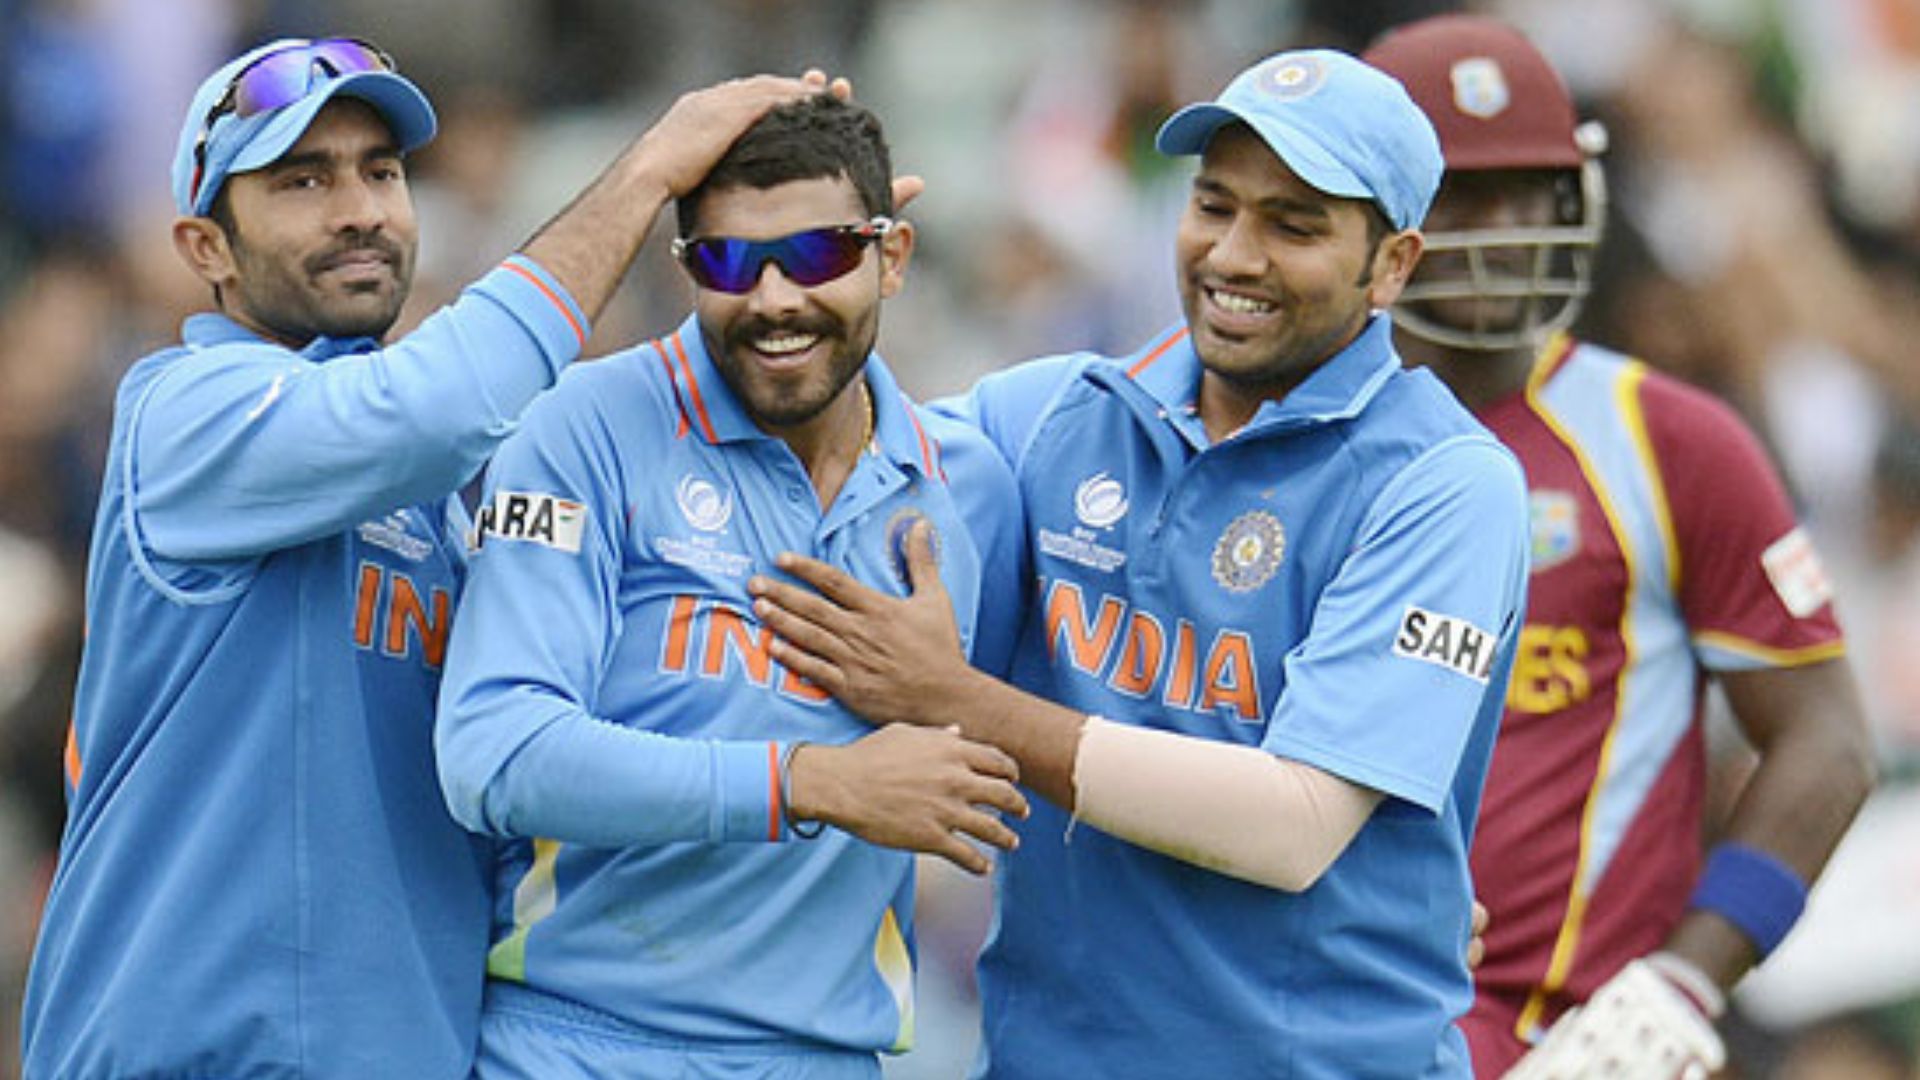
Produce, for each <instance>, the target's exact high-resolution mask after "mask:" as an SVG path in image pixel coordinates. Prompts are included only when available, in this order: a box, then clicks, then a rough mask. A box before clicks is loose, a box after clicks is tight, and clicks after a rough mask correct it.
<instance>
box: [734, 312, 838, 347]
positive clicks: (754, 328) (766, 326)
mask: <svg viewBox="0 0 1920 1080" xmlns="http://www.w3.org/2000/svg"><path fill="white" fill-rule="evenodd" d="M774 334H815V335H818V336H819V337H821V338H823V339H825V338H832V337H839V336H841V335H840V320H838V319H835V318H833V317H832V316H830V315H824V314H822V315H813V316H796V317H794V318H791V319H768V318H765V317H762V316H750V317H748V318H745V319H741V320H740V321H739V322H736V323H734V324H733V325H732V326H730V327H728V328H727V333H726V342H727V344H728V345H729V346H740V347H745V348H750V347H752V345H753V342H754V341H755V340H757V339H759V338H763V337H769V336H771V335H774Z"/></svg>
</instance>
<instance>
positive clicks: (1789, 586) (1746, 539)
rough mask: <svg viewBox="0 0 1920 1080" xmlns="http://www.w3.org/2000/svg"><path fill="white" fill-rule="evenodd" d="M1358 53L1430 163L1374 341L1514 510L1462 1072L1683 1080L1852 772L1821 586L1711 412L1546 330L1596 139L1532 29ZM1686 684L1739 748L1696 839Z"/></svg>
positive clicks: (1713, 1058) (1841, 818)
mask: <svg viewBox="0 0 1920 1080" xmlns="http://www.w3.org/2000/svg"><path fill="white" fill-rule="evenodd" d="M1364 58H1365V59H1366V60H1367V61H1368V62H1369V63H1372V64H1374V65H1375V66H1377V67H1379V68H1381V69H1383V70H1385V71H1386V72H1388V73H1389V74H1391V75H1393V76H1395V77H1396V78H1398V79H1399V80H1400V81H1401V82H1402V83H1404V84H1406V87H1407V89H1408V91H1409V92H1410V93H1411V94H1412V95H1413V98H1414V100H1415V101H1416V102H1418V103H1419V104H1420V106H1421V108H1422V109H1423V110H1425V111H1426V113H1427V115H1428V117H1429V118H1430V119H1431V120H1432V121H1433V124H1434V127H1435V129H1436V130H1437V131H1438V132H1439V134H1440V142H1441V149H1442V152H1443V154H1444V156H1445V158H1446V175H1445V178H1444V180H1443V181H1442V184H1441V188H1440V194H1439V196H1438V198H1437V199H1436V201H1435V203H1434V207H1433V210H1432V212H1431V213H1430V215H1429V216H1428V218H1427V221H1426V233H1427V253H1426V255H1425V257H1424V259H1423V260H1422V262H1421V263H1420V265H1419V268H1418V269H1417V270H1416V272H1415V274H1414V277H1413V279H1412V281H1411V283H1410V284H1409V286H1408V288H1407V289H1406V291H1405V292H1404V293H1403V294H1402V295H1401V298H1400V300H1399V302H1398V304H1397V305H1396V307H1395V309H1394V320H1395V323H1396V327H1397V335H1396V336H1397V341H1398V344H1399V348H1400V351H1401V354H1402V355H1403V356H1405V357H1406V358H1407V359H1408V360H1409V362H1412V363H1419V364H1424V365H1426V366H1427V367H1428V368H1429V369H1431V370H1432V371H1433V372H1434V373H1435V374H1437V375H1439V376H1440V377H1441V378H1442V379H1443V380H1444V381H1446V382H1447V384H1448V385H1449V386H1450V387H1452V388H1453V390H1454V392H1455V393H1456V394H1458V395H1459V396H1460V398H1461V399H1462V400H1463V401H1464V402H1465V403H1466V404H1467V405H1468V406H1469V407H1470V408H1471V409H1473V411H1474V413H1475V415H1476V416H1477V417H1478V418H1479V419H1480V421H1481V422H1482V423H1483V424H1485V425H1486V426H1487V427H1488V428H1489V429H1491V430H1492V431H1493V433H1494V434H1495V435H1497V436H1498V437H1499V438H1500V440H1501V441H1502V442H1503V443H1505V444H1506V445H1507V446H1508V447H1509V448H1510V449H1511V450H1513V452H1514V453H1515V454H1516V455H1518V457H1519V458H1520V461H1521V464H1522V465H1523V466H1524V468H1525V469H1526V473H1527V487H1528V493H1529V501H1530V508H1531V517H1532V534H1533V540H1532V552H1533V567H1532V577H1531V581H1530V583H1529V596H1528V603H1527V616H1526V627H1525V630H1524V632H1523V634H1522V637H1521V639H1520V646H1519V651H1518V655H1517V657H1516V659H1515V663H1514V669H1513V678H1512V681H1511V683H1510V685H1509V689H1508V694H1507V702H1506V713H1505V716H1504V718H1503V720H1502V723H1501V729H1500V735H1499V741H1498V742H1497V744H1496V749H1495V751H1494V757H1493V765H1492V772H1491V774H1490V775H1489V777H1488V780H1487V790H1486V795H1485V801H1484V804H1483V809H1482V811H1481V817H1480V827H1479V832H1478V834H1477V835H1476V837H1475V840H1474V846H1473V852H1472V866H1473V874H1474V888H1475V891H1476V893H1477V894H1478V896H1479V897H1480V899H1481V901H1482V902H1483V903H1485V904H1486V906H1487V907H1488V908H1489V909H1490V911H1491V913H1492V922H1491V925H1490V926H1489V928H1488V930H1487V934H1486V945H1487V952H1486V959H1485V962H1484V963H1483V964H1482V965H1481V967H1480V968H1479V970H1478V972H1477V977H1476V983H1477V987H1476V989H1477V995H1476V1001H1475V1003H1474V1007H1473V1011H1472V1012H1471V1013H1470V1014H1469V1015H1468V1016H1467V1017H1466V1018H1464V1020H1463V1021H1462V1026H1463V1028H1464V1029H1465V1031H1466V1033H1467V1037H1468V1042H1469V1044H1470V1045H1471V1047H1472V1051H1473V1057H1474V1066H1475V1072H1476V1074H1477V1075H1480V1076H1485V1077H1496V1076H1502V1075H1510V1076H1518V1077H1530V1078H1545V1077H1571V1076H1583V1075H1598V1074H1599V1073H1598V1072H1597V1071H1596V1070H1601V1069H1604V1068H1606V1067H1608V1063H1609V1062H1610V1063H1611V1067H1612V1068H1614V1069H1616V1070H1618V1071H1607V1072H1605V1075H1609V1076H1621V1077H1647V1078H1649V1080H1654V1078H1657V1080H1671V1078H1672V1077H1676V1076H1681V1075H1697V1074H1698V1073H1699V1071H1700V1070H1704V1069H1712V1068H1717V1067H1719V1065H1720V1064H1721V1063H1722V1062H1723V1061H1724V1056H1725V1055H1724V1048H1723V1047H1722V1045H1721V1042H1720V1040H1719V1037H1718V1035H1717V1034H1716V1032H1715V1030H1714V1027H1713V1021H1714V1019H1716V1018H1717V1017H1718V1016H1719V1014H1720V1012H1721V1011H1722V1010H1723V1009H1724V1006H1725V992H1726V991H1727V990H1728V989H1730V988H1731V987H1732V986H1733V984H1734V983H1735V982H1737V981H1738V980H1739V978H1740V977H1741V976H1742V975H1744V974H1745V973H1746V972H1747V970H1748V969H1750V968H1751V967H1752V966H1753V965H1754V964H1756V963H1758V962H1759V961H1760V960H1762V959H1764V958H1765V956H1766V955H1767V953H1768V952H1769V951H1770V950H1771V949H1772V948H1773V947H1774V946H1776V945H1777V944H1778V943H1779V941H1780V939H1781V938H1782V937H1784V936H1785V935H1786V933H1787V931H1788V930H1789V929H1790V928H1791V927H1792V925H1793V923H1794V921H1795V919H1796V918H1797V917H1798V915H1799V913H1800V910H1801V907H1802V905H1803V903H1804V901H1805V897H1806V890H1807V887H1808V885H1809V884H1810V883H1811V882H1812V881H1813V879H1814V877H1815V875H1817V874H1818V873H1819V872H1820V870H1821V868H1822V866H1823V865H1824V864H1825V862H1826V860H1827V857H1828V855H1829V854H1831V852H1832V850H1833V848H1834V846H1835V845H1836V844H1837V843H1838V842H1839V839H1840V836H1841V834H1842V833H1843V832H1845V830H1846V828H1847V825H1848V823H1849V822H1851V821H1852V819H1853V816H1854V813H1855V812H1856V810H1857V809H1858V808H1859V806H1860V804H1861V802H1862V800H1864V799H1865V798H1866V795H1867V792H1868V790H1869V789H1870V787H1871V786H1872V756H1871V748H1870V744H1869V742H1868V739H1867V735H1866V728H1865V722H1864V719H1863V716H1862V712H1861V707H1860V704H1859V700H1858V696H1857V692H1856V690H1855V686H1854V680H1853V677H1852V674H1851V672H1850V670H1849V667H1848V664H1847V661H1846V659H1845V644H1844V641H1843V639H1842V635H1841V630H1840V626H1839V624H1838V622H1837V621H1836V619H1835V616H1834V611H1833V605H1832V602H1831V597H1830V595H1829V590H1828V585H1827V580H1826V578H1825V576H1824V574H1823V573H1822V571H1821V568H1820V562H1819V558H1818V556H1817V554H1816V553H1815V551H1814V549H1813V546H1812V544H1811V542H1810V541H1809V539H1808V537H1807V534H1806V532H1805V531H1804V530H1803V529H1802V527H1801V526H1800V523H1799V522H1798V521H1797V520H1796V517H1795V513H1794V510H1793V507H1792V505H1791V504H1790V503H1789V501H1788V497H1787V494H1786V491H1785V489H1784V487H1783V485H1782V483H1781V481H1780V479H1779V477H1778V475H1777V473H1776V471H1775V469H1774V468H1773V466H1772V464H1771V463H1770V462H1769V460H1768V459H1767V457H1766V454H1765V452H1764V451H1763V450H1762V449H1761V447H1760V444H1759V442H1758V440H1757V439H1756V438H1755V437H1754V436H1753V434H1752V433H1751V432H1750V431H1749V430H1748V428H1747V426H1746V425H1745V424H1744V423H1743V422H1742V421H1741V420H1740V419H1739V418H1738V417H1737V416H1736V415H1735V414H1734V412H1733V411H1732V410H1731V409H1730V408H1728V407H1727V406H1726V405H1725V404H1723V403H1721V402H1720V401H1718V400H1716V399H1714V398H1713V397H1711V396H1709V395H1707V394H1706V393H1704V392H1702V391H1700V390H1697V389H1694V388H1692V387H1690V386H1687V385H1685V384H1683V383H1681V382H1679V381H1678V380H1676V379H1673V378H1671V377H1668V376H1665V375H1662V374H1660V373H1659V372H1657V371H1655V370H1653V369H1651V368H1649V367H1648V366H1647V365H1645V364H1643V363H1641V362H1639V361H1637V360H1634V359H1631V358H1628V357H1625V356H1622V355H1620V354H1618V353H1615V352H1612V351H1609V350H1607V349H1604V348H1602V347H1600V346H1596V345H1592V344H1588V343H1586V342H1582V341H1578V340H1575V339H1574V338H1572V337H1571V336H1569V335H1568V334H1567V333H1566V327H1567V326H1568V325H1569V324H1570V323H1571V322H1572V321H1573V319H1574V316H1575V315H1576V314H1577V312H1578V309H1579V303H1580V300H1581V298H1582V297H1583V296H1584V295H1585V293H1586V291H1587V270H1588V264H1589V259H1590V256H1591V253H1592V250H1593V248H1594V246H1595V244H1596V243H1597V242H1598V239H1599V234H1600V224H1601V219H1602V205H1603V203H1602V186H1601V174H1600V169H1599V165H1598V163H1597V161H1595V160H1594V158H1595V155H1596V154H1597V153H1598V152H1599V151H1600V150H1601V149H1602V148H1603V147H1602V145H1601V144H1602V143H1603V142H1604V133H1603V132H1601V131H1600V130H1599V129H1598V128H1597V126H1591V125H1590V126H1586V127H1584V128H1583V127H1582V126H1580V125H1579V124H1578V122H1577V119H1576V114H1575V111H1574V106H1573V102H1572V100H1571V98H1570V97H1569V95H1568V93H1567V91H1566V88H1565V87H1564V86H1563V85H1562V83H1561V81H1560V79H1559V77H1558V76H1557V75H1556V74H1555V72H1554V71H1553V69H1552V68H1551V67H1549V66H1548V64H1547V62H1546V60H1545V59H1544V58H1543V57H1542V56H1541V55H1540V54H1539V53H1538V51H1536V50H1535V49H1534V47H1533V46H1532V44H1531V43H1529V42H1528V41H1527V40H1526V39H1525V38H1524V37H1522V36H1521V35H1520V34H1519V33H1518V32H1516V31H1514V30H1513V29H1511V28H1510V27H1508V26H1506V25H1505V24H1502V23H1500V22H1497V21H1494V20H1492V19H1487V18H1482V17H1477V16H1461V15H1446V16H1439V17H1436V18H1431V19H1427V20H1423V21H1421V22H1417V23H1413V24H1410V25H1408V26H1405V27H1402V28H1400V29H1398V30H1396V31H1394V32H1391V33H1389V34H1388V35H1386V36H1385V37H1383V38H1382V39H1381V40H1380V41H1379V42H1377V43H1376V44H1375V45H1374V46H1373V48H1372V49H1370V50H1369V51H1368V52H1367V53H1366V55H1365V57H1364ZM1710 680H1711V681H1717V682H1718V684H1719V686H1720V687H1721V689H1722V690H1723V691H1724V693H1725V696H1726V699H1727V701H1728V703H1729V704H1730V705H1731V707H1732V710H1733V714H1734V716H1735V718H1736V720H1737V721H1738V725H1739V727H1740V730H1741V731H1742V732H1743V733H1744V734H1745V736H1746V737H1747V739H1748V741H1749V742H1750V743H1751V744H1752V745H1753V747H1754V748H1755V749H1756V750H1757V751H1758V752H1759V764H1758V767H1757V768H1756V769H1755V771H1754V772H1753V774H1752V776H1751V778H1750V779H1749V780H1748V781H1747V783H1746V786H1745V788H1744V790H1743V791H1742V793H1741V794H1740V796H1739V798H1738V799H1737V801H1736V802H1735V804H1734V806H1733V809H1732V812H1731V816H1730V817H1729V819H1728V820H1727V821H1726V822H1725V823H1724V825H1722V826H1720V827H1718V828H1717V829H1715V830H1714V833H1715V835H1716V837H1717V839H1716V842H1715V844H1714V845H1713V846H1712V847H1711V849H1709V850H1706V851H1703V850H1702V844H1701V837H1702V835H1703V832H1704V831H1705V829H1704V827H1703V822H1702V814H1703V803H1704V796H1705V793H1706V787H1707V758H1706V750H1705V746H1704V739H1703V737H1702V722H1701V718H1702V709H1703V704H1704V702H1705V699H1706V691H1707V688H1708V684H1709V681H1710ZM1649 1033H1651V1035H1652V1037H1649ZM1523 1058H1524V1060H1522V1059H1523ZM1516 1063H1517V1067H1516ZM1509 1070H1512V1071H1511V1072H1510V1071H1509Z"/></svg>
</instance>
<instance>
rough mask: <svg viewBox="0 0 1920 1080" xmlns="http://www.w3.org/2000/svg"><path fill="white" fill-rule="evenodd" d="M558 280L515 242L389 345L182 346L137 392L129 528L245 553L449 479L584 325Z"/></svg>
mask: <svg viewBox="0 0 1920 1080" xmlns="http://www.w3.org/2000/svg"><path fill="white" fill-rule="evenodd" d="M585 326H586V321H585V316H584V315H583V314H581V312H580V310H579V308H578V307H577V306H576V305H575V304H574V302H573V301H572V300H571V299H570V298H569V297H567V296H566V295H565V293H564V292H562V291H561V289H560V286H559V285H558V283H557V282H555V281H553V279H552V278H550V277H549V276H547V275H546V273H545V272H544V271H542V270H540V269H539V268H538V267H537V266H535V265H534V264H533V263H531V262H529V261H527V260H526V259H524V258H521V257H516V258H515V259H513V260H510V261H509V262H508V263H506V264H504V265H503V266H501V267H500V268H498V269H496V270H494V271H493V272H492V273H490V274H488V275H487V276H486V277H484V278H482V279H481V280H480V281H478V282H477V283H475V284H474V285H473V286H471V287H470V288H469V289H468V290H467V291H466V293H465V294H464V295H463V296H462V297H461V298H460V299H459V300H458V301H456V302H455V303H453V304H452V305H450V306H449V307H447V308H445V309H443V310H441V311H440V312H438V313H436V314H435V315H433V316H432V317H430V318H429V319H427V320H426V322H424V323H423V324H422V325H421V326H420V327H419V329H417V330H415V331H414V332H413V333H411V334H408V335H407V336H406V337H404V338H402V339H400V340H399V341H397V342H394V343H393V344H392V345H390V346H388V347H386V348H383V349H378V350H374V351H371V352H365V353H347V354H342V355H338V356H333V357H331V358H329V359H326V360H324V361H323V362H315V361H314V360H312V359H308V358H306V357H304V356H301V355H298V354H294V353H291V352H288V351H287V350H286V349H283V348H280V347H278V346H274V345H271V344H268V343H266V342H261V341H257V340H253V341H244V342H240V341H235V342H225V343H220V344H216V345H212V346H209V347H205V348H197V349H192V350H190V351H189V352H188V353H187V355H185V356H183V357H182V358H180V359H179V360H178V361H177V362H175V363H174V364H173V365H172V366H171V367H170V368H169V369H168V370H167V371H166V372H164V373H163V374H161V375H160V376H159V377H157V378H156V379H154V380H153V381H152V383H151V384H150V385H149V387H148V388H147V391H146V392H145V393H144V394H143V395H142V396H141V397H140V398H139V399H138V400H137V401H135V402H131V403H129V404H130V405H131V407H133V408H134V409H136V410H137V412H136V414H135V416H134V417H133V422H132V424H131V425H130V430H131V453H130V454H129V455H128V461H127V468H126V475H125V476H124V477H123V478H121V480H122V482H124V483H125V484H126V485H127V488H128V489H127V491H126V495H127V499H128V505H129V506H130V507H132V509H133V517H134V520H135V524H136V525H137V529H138V539H139V541H140V542H141V544H142V545H143V547H144V548H145V549H146V550H148V551H151V552H152V553H154V554H156V555H159V556H162V557H165V558H169V559H174V560H181V561H190V560H225V559H242V558H248V557H252V556H257V555H260V554H264V553H266V552H270V551H275V550H278V549H281V548H285V547H290V546H293V545H296V544H300V543H304V542H306V541H309V540H313V539H316V538H318V537H321V536H326V535H328V534H330V533H334V532H338V531H339V530H340V529H342V528H345V527H347V526H349V525H351V524H353V523H354V522H356V521H358V520H360V519H362V518H365V517H367V516H369V515H371V514H377V513H381V512H383V511H386V510H390V509H392V508H394V507H399V506H408V505H412V504H415V503H419V502H423V501H426V500H429V499H432V498H437V497H439V496H443V495H446V494H448V493H449V492H452V491H453V490H455V489H456V488H458V487H459V486H460V485H461V484H462V483H465V482H466V481H467V480H468V479H470V478H471V477H472V476H473V475H474V474H475V473H476V472H478V471H479V469H480V466H481V465H482V464H483V463H484V462H485V460H486V458H487V456H488V455H489V454H491V453H492V451H493V449H494V448H495V447H496V446H497V445H498V444H499V442H500V440H501V439H503V438H505V437H506V435H507V434H508V433H510V432H511V431H512V430H513V428H514V425H515V422H516V420H517V418H518V417H519V415H520V412H521V410H522V409H524V408H525V407H526V405H527V403H528V402H529V401H531V400H532V399H533V397H534V395H536V394H538V393H539V392H540V391H542V390H544V389H546V388H547V387H549V386H551V385H552V384H553V382H554V380H555V378H557V377H558V373H559V372H560V370H561V369H562V368H563V367H564V366H565V365H566V364H567V363H568V362H569V361H571V360H572V359H573V358H574V357H575V356H576V355H577V354H578V352H579V350H580V347H581V345H582V344H583V343H584V340H585V336H584V335H585Z"/></svg>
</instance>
